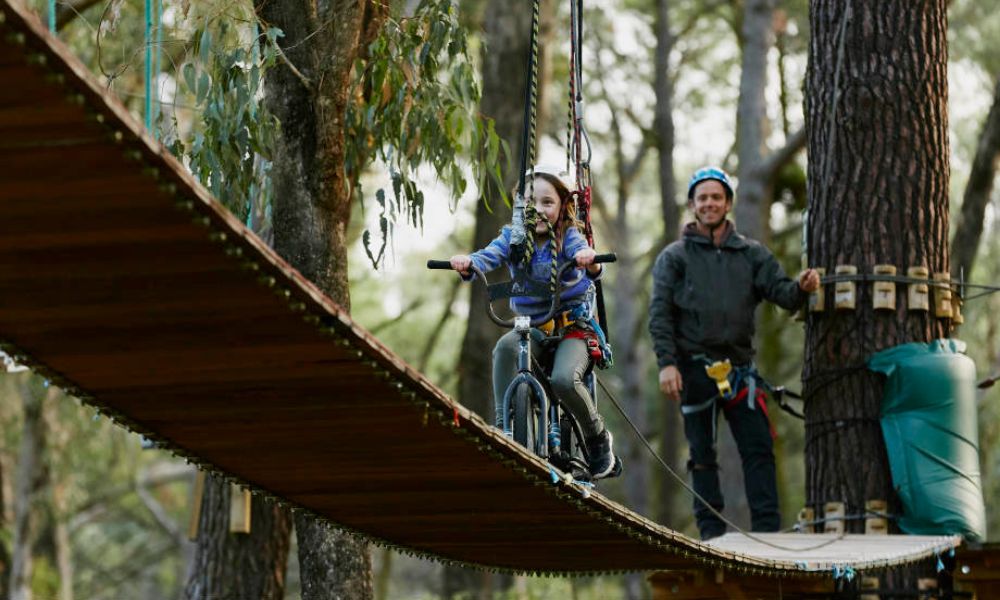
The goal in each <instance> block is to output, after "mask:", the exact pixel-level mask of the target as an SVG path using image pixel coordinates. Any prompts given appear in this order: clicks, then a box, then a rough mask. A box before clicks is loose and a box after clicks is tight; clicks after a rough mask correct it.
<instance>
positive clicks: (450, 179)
mask: <svg viewBox="0 0 1000 600" xmlns="http://www.w3.org/2000/svg"><path fill="white" fill-rule="evenodd" d="M355 74H356V78H355V82H354V85H355V88H354V98H355V101H354V102H352V103H351V105H350V106H349V108H348V111H347V129H348V139H347V148H346V150H347V171H348V175H349V177H350V178H351V180H352V181H354V182H355V191H356V193H357V195H358V196H359V197H363V195H362V193H361V188H360V184H359V183H357V182H358V180H359V177H360V175H361V172H362V171H363V170H364V169H365V167H367V166H368V165H369V164H370V163H371V162H372V161H376V160H377V161H379V162H380V163H382V164H383V165H384V166H385V168H386V169H387V170H388V172H389V175H390V178H391V181H392V185H391V188H392V189H391V192H392V193H391V195H390V194H388V193H387V192H386V190H385V189H379V190H378V191H377V192H376V194H375V202H376V203H377V204H378V207H379V211H380V213H379V229H380V231H379V234H380V238H381V240H380V241H381V244H380V248H379V249H377V250H374V249H373V243H372V236H371V233H370V232H367V231H366V232H365V234H364V236H363V242H364V247H365V251H366V253H367V255H368V258H369V260H370V261H371V262H372V265H373V266H375V267H378V266H379V264H380V262H381V261H382V259H383V257H384V256H385V248H386V244H387V243H388V240H389V238H390V237H391V235H392V230H393V227H394V225H395V223H396V221H397V219H398V218H400V217H402V218H403V219H404V221H405V222H406V223H409V224H410V225H412V226H414V227H418V228H423V216H422V215H423V208H424V202H425V196H424V192H423V190H421V189H420V187H419V186H418V185H417V183H416V179H417V171H418V168H419V167H421V166H423V165H427V166H430V167H431V168H432V169H433V172H434V175H435V177H436V178H437V179H438V180H439V181H440V182H441V183H443V184H445V185H446V186H447V188H448V190H449V192H450V193H451V195H452V198H453V200H452V202H454V201H455V199H457V198H458V197H459V196H461V195H462V194H463V193H465V191H466V188H467V187H468V184H469V177H468V175H467V169H468V167H465V166H463V164H462V161H463V160H468V161H469V163H470V166H471V170H472V179H473V180H474V182H475V183H476V184H477V185H478V187H479V189H484V188H485V186H486V183H487V181H488V180H490V179H492V180H493V181H495V182H496V183H497V184H500V185H498V186H497V187H498V188H500V189H502V188H503V185H502V179H501V169H500V163H501V157H502V156H506V155H507V154H508V152H507V148H506V146H505V145H504V143H503V142H502V141H501V140H500V138H499V137H498V136H497V134H496V131H495V130H494V128H493V122H492V120H489V119H484V118H481V117H480V116H479V115H478V113H477V112H476V109H477V105H478V103H479V96H480V90H479V84H478V83H477V81H476V76H475V69H474V67H473V64H472V59H471V58H470V55H469V45H468V40H467V36H466V33H465V29H464V28H463V27H462V24H461V23H460V21H459V17H458V10H457V9H456V7H455V5H454V3H453V2H452V0H422V1H421V2H420V4H419V6H418V7H417V9H416V13H415V14H414V16H413V17H408V18H400V17H394V18H390V19H388V20H387V22H386V25H385V27H384V28H383V30H382V32H381V34H380V35H379V36H378V38H377V39H376V40H375V41H374V42H372V44H371V45H370V46H369V47H368V52H367V58H365V59H359V61H358V63H357V64H356V65H355Z"/></svg>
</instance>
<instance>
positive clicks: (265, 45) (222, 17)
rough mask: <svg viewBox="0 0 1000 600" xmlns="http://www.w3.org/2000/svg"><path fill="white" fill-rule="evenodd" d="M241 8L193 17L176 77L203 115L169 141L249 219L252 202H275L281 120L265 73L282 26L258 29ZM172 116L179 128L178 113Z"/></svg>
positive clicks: (210, 185) (274, 54) (263, 204)
mask: <svg viewBox="0 0 1000 600" xmlns="http://www.w3.org/2000/svg"><path fill="white" fill-rule="evenodd" d="M243 8H244V10H248V8H247V7H243ZM230 10H238V6H235V7H232V8H231V9H230ZM238 16H239V15H233V14H229V13H223V14H213V13H209V14H206V15H205V16H197V15H196V16H194V17H193V18H192V20H193V21H194V23H195V27H194V28H193V30H192V31H191V32H190V34H191V35H190V39H191V40H192V48H191V52H190V53H189V55H188V60H187V61H186V62H185V63H184V64H183V65H182V66H181V67H180V68H179V71H180V76H179V77H178V78H177V79H178V85H179V87H180V88H181V89H182V90H183V92H186V94H187V96H188V97H189V98H190V99H192V101H193V108H194V109H195V111H196V113H197V115H198V118H196V119H193V120H192V122H191V128H190V130H189V132H187V133H186V134H185V135H183V136H182V135H178V136H176V137H174V138H173V139H171V140H168V142H169V147H170V149H171V151H172V152H174V154H176V155H178V156H182V157H184V158H185V159H186V162H187V165H188V167H189V168H190V169H191V171H192V173H194V175H195V176H196V177H197V178H198V179H199V180H200V181H201V182H202V183H203V184H204V185H205V186H206V187H207V188H208V189H209V191H211V192H212V194H213V195H214V196H215V197H216V198H218V199H219V200H221V201H222V203H223V204H224V205H226V207H227V208H229V210H231V211H232V212H233V213H234V214H235V215H236V216H238V217H239V218H240V219H241V220H247V216H248V212H249V211H250V210H251V206H252V204H255V205H256V206H258V207H265V208H266V207H267V206H269V205H270V185H269V178H268V176H267V174H268V169H269V164H270V163H269V158H270V157H271V153H272V148H273V145H274V137H275V133H276V132H277V129H278V123H277V120H276V119H275V118H274V117H273V116H271V115H270V114H268V112H267V111H266V110H265V108H264V106H263V103H262V100H263V81H264V80H263V78H264V75H265V73H266V71H267V70H268V69H269V68H270V67H271V66H273V65H274V63H275V60H276V57H277V52H278V51H277V49H276V46H275V40H276V39H277V38H278V37H279V36H280V35H281V32H280V30H278V29H276V28H269V29H267V30H266V31H264V32H263V33H258V28H257V26H256V25H255V22H254V21H253V20H252V19H251V18H250V17H251V16H252V15H243V16H244V19H243V20H242V22H241V21H240V20H239V19H238V18H234V17H238ZM173 124H174V128H173V129H174V131H175V132H179V131H181V127H180V123H178V120H177V117H176V115H175V116H174V117H173ZM255 200H256V202H255Z"/></svg>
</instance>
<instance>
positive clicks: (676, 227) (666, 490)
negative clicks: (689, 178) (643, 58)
mask: <svg viewBox="0 0 1000 600" xmlns="http://www.w3.org/2000/svg"><path fill="white" fill-rule="evenodd" d="M654 27H655V30H656V52H655V58H654V61H655V69H656V71H655V76H654V80H653V89H654V92H655V93H656V107H655V115H654V120H653V128H654V129H655V131H656V149H657V155H658V161H659V164H658V169H659V171H658V178H659V182H660V213H661V215H662V218H663V243H662V244H661V246H666V245H667V244H669V243H670V242H672V241H674V240H676V239H677V238H678V237H679V236H680V228H681V226H680V220H681V211H680V208H679V207H678V205H677V182H676V180H675V178H674V143H675V139H674V138H675V136H674V115H673V107H674V89H673V77H672V73H671V71H670V53H671V52H672V51H673V47H674V35H673V33H672V31H671V25H670V0H657V2H656V21H655V25H654ZM654 394H655V397H656V398H657V399H658V400H659V401H660V406H661V407H662V409H661V415H662V416H661V418H660V427H659V428H660V456H661V457H662V458H663V460H664V461H665V462H666V463H667V464H668V465H670V466H671V467H677V466H678V464H679V463H680V454H681V452H680V446H679V445H678V443H677V440H678V439H681V438H682V437H683V433H682V429H681V419H680V411H679V410H677V407H676V406H674V403H673V402H669V401H666V400H664V398H663V396H662V395H661V394H660V393H659V391H656V392H654ZM660 473H661V475H660V478H659V485H658V487H659V498H658V504H657V510H656V512H655V514H654V517H655V518H656V519H657V520H658V521H659V522H660V523H663V524H664V525H667V526H671V525H672V526H674V527H676V526H677V525H676V524H677V517H678V514H677V510H676V507H675V504H676V502H675V500H676V496H677V490H678V486H677V483H676V482H675V481H674V480H673V478H671V477H669V476H668V475H667V474H665V473H663V472H662V471H660Z"/></svg>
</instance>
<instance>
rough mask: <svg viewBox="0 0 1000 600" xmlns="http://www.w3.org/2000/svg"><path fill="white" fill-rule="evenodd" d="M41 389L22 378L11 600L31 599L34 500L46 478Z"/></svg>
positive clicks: (35, 380) (35, 530)
mask: <svg viewBox="0 0 1000 600" xmlns="http://www.w3.org/2000/svg"><path fill="white" fill-rule="evenodd" d="M40 387H41V382H40V379H39V378H37V377H35V376H30V377H29V376H25V379H24V385H23V386H22V387H21V403H22V404H21V405H22V407H23V410H24V428H23V433H22V435H21V447H20V448H19V450H18V455H17V473H16V474H15V480H14V523H13V527H12V530H13V540H12V542H11V548H12V550H11V562H10V576H9V580H8V583H9V585H10V588H9V590H10V591H9V594H8V597H9V598H10V600H31V597H32V593H31V573H32V557H33V555H34V545H35V540H36V538H37V536H38V522H37V519H38V515H37V514H35V512H36V507H37V502H36V501H37V498H38V496H39V493H40V492H41V490H42V488H43V487H44V486H45V483H46V480H47V478H48V467H47V466H46V464H45V458H44V454H45V443H46V442H45V438H46V431H45V419H44V418H43V406H44V403H45V398H46V395H47V394H46V393H45V392H44V391H42V390H40V389H38V388H40ZM49 389H50V390H53V389H54V388H49Z"/></svg>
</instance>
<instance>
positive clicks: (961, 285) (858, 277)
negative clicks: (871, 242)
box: [820, 273, 1000, 300]
mask: <svg viewBox="0 0 1000 600" xmlns="http://www.w3.org/2000/svg"><path fill="white" fill-rule="evenodd" d="M843 281H855V282H857V281H860V282H869V281H891V282H893V283H907V284H923V285H928V286H931V287H948V288H950V289H955V290H959V291H964V289H965V288H973V289H978V290H986V291H985V292H982V293H980V294H975V295H973V296H968V297H966V298H964V300H975V299H976V298H981V297H983V296H988V295H990V294H995V293H996V292H1000V286H997V285H986V284H982V283H969V282H968V281H964V280H961V279H958V280H956V279H951V278H948V279H924V278H920V277H909V276H906V275H888V274H881V273H858V274H853V275H848V274H842V275H824V276H823V277H820V283H822V284H824V285H825V284H828V283H838V282H843ZM963 295H964V294H963Z"/></svg>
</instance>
